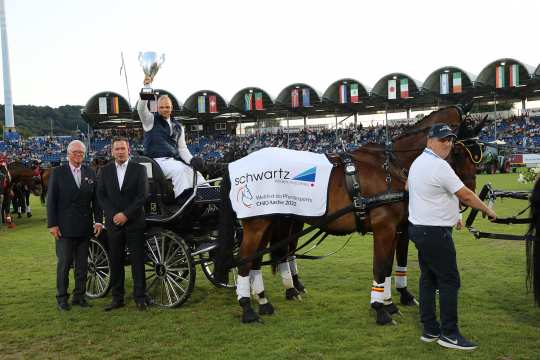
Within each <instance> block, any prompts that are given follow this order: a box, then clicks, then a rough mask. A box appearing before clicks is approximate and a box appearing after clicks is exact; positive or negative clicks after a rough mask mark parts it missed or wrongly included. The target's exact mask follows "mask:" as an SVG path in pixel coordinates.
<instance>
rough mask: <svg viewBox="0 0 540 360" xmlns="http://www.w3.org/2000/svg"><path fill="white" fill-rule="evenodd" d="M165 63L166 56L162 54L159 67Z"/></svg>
mask: <svg viewBox="0 0 540 360" xmlns="http://www.w3.org/2000/svg"><path fill="white" fill-rule="evenodd" d="M164 62H165V54H161V59H160V61H159V66H161V65H162V64H163V63H164Z"/></svg>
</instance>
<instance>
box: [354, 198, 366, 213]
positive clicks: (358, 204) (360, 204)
mask: <svg viewBox="0 0 540 360" xmlns="http://www.w3.org/2000/svg"><path fill="white" fill-rule="evenodd" d="M353 206H354V208H355V209H359V210H366V203H365V202H364V199H363V198H361V197H358V198H354V200H353Z"/></svg>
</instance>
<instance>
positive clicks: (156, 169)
mask: <svg viewBox="0 0 540 360" xmlns="http://www.w3.org/2000/svg"><path fill="white" fill-rule="evenodd" d="M132 161H134V162H136V163H138V164H141V165H144V166H145V167H146V174H147V175H148V185H149V187H150V189H149V195H150V197H151V198H152V197H155V198H157V199H161V201H162V202H163V203H164V204H166V205H171V204H175V203H176V201H175V197H174V187H173V184H172V181H171V179H167V178H166V177H165V175H164V174H163V171H162V170H161V167H160V166H159V164H158V163H157V162H155V161H154V159H152V158H150V157H147V156H135V157H133V158H132Z"/></svg>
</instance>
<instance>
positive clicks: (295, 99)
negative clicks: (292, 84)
mask: <svg viewBox="0 0 540 360" xmlns="http://www.w3.org/2000/svg"><path fill="white" fill-rule="evenodd" d="M299 106H300V98H299V94H298V89H292V91H291V107H293V108H297V107H299Z"/></svg>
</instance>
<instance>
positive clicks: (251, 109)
mask: <svg viewBox="0 0 540 360" xmlns="http://www.w3.org/2000/svg"><path fill="white" fill-rule="evenodd" d="M257 93H260V95H261V97H260V100H259V101H260V103H257V102H256V94H257ZM246 95H251V97H248V98H246ZM250 100H251V101H250ZM257 105H259V106H257ZM260 105H262V108H260ZM273 106H274V101H273V100H272V97H271V96H270V95H269V94H268V93H267V92H266V91H264V90H263V89H261V88H258V87H246V88H243V89H242V90H240V91H238V92H237V93H236V94H234V96H233V97H232V99H231V101H230V102H229V108H230V110H231V111H237V112H239V113H242V114H244V115H246V116H251V117H254V116H257V115H259V114H265V113H266V111H268V110H271V109H272V108H273Z"/></svg>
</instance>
